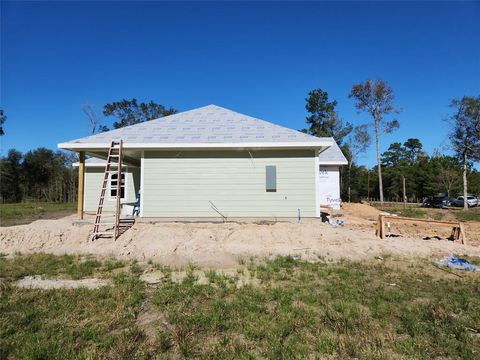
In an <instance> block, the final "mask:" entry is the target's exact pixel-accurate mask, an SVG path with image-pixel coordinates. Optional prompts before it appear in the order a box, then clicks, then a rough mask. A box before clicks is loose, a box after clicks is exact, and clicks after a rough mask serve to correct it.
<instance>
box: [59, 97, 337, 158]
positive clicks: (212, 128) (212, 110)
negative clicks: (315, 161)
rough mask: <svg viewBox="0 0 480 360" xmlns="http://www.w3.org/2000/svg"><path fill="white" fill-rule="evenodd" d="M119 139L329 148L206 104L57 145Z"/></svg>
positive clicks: (137, 143)
mask: <svg viewBox="0 0 480 360" xmlns="http://www.w3.org/2000/svg"><path fill="white" fill-rule="evenodd" d="M119 139H122V140H123V142H124V146H125V147H128V146H129V145H130V146H132V147H141V145H145V146H146V147H149V145H150V146H151V145H159V147H162V145H165V146H166V145H169V146H171V145H177V146H178V147H182V146H187V145H192V144H203V145H215V144H224V145H228V144H259V143H262V144H267V145H268V144H271V145H275V144H278V145H280V144H289V145H290V144H291V145H292V146H295V144H297V145H298V146H300V145H304V146H308V145H312V147H320V146H329V145H330V143H331V140H330V138H318V137H315V136H311V135H307V134H304V133H302V132H299V131H296V130H292V129H288V128H285V127H282V126H279V125H275V124H272V123H270V122H267V121H264V120H260V119H257V118H253V117H251V116H247V115H243V114H240V113H237V112H234V111H231V110H228V109H225V108H222V107H220V106H216V105H208V106H204V107H201V108H198V109H193V110H190V111H185V112H181V113H177V114H173V115H170V116H165V117H163V118H160V119H155V120H151V121H147V122H144V123H140V124H136V125H131V126H127V127H124V128H121V129H116V130H111V131H107V132H104V133H100V134H96V135H92V136H87V137H84V138H80V139H76V140H72V141H69V142H67V143H62V144H59V147H61V148H66V149H69V148H70V149H73V148H80V147H84V146H80V145H103V146H106V145H109V144H110V142H111V141H112V140H119Z"/></svg>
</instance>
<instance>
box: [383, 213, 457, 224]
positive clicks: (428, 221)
mask: <svg viewBox="0 0 480 360" xmlns="http://www.w3.org/2000/svg"><path fill="white" fill-rule="evenodd" d="M379 216H381V217H383V218H384V219H387V218H388V219H393V220H405V221H418V222H425V223H431V224H439V225H448V226H455V225H457V226H458V225H459V224H460V222H459V221H442V220H429V219H417V218H409V217H405V216H392V215H382V214H380V215H379Z"/></svg>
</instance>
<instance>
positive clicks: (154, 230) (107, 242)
mask: <svg viewBox="0 0 480 360" xmlns="http://www.w3.org/2000/svg"><path fill="white" fill-rule="evenodd" d="M351 206H352V204H351V205H349V206H347V207H346V208H345V210H347V212H348V211H350V209H351ZM354 206H357V207H358V206H361V207H362V208H363V209H365V208H366V207H367V208H370V207H369V206H368V205H362V204H354ZM369 211H371V210H369ZM365 213H366V212H363V211H362V212H361V214H362V216H364V215H365ZM73 220H74V216H70V217H66V218H63V219H59V220H39V221H35V222H33V223H31V224H29V225H20V226H13V227H8V228H0V252H1V253H7V254H13V253H15V252H24V253H31V252H48V253H54V254H65V253H68V254H94V255H96V256H100V257H107V256H114V257H117V258H123V259H137V260H140V261H147V260H150V259H151V260H153V261H155V262H158V263H161V264H165V265H170V266H184V265H187V264H189V263H196V264H198V265H199V266H203V267H213V268H232V267H235V266H238V264H239V263H242V262H243V261H245V260H248V259H250V258H257V259H258V258H260V259H261V258H265V257H274V256H277V255H294V256H299V257H301V258H303V259H307V260H312V261H314V260H317V259H318V258H319V257H322V258H326V259H332V260H338V259H342V258H347V259H355V260H356V259H362V258H367V257H374V256H377V255H381V254H387V253H390V254H393V255H397V256H406V257H412V256H427V257H428V256H443V255H449V254H453V253H455V254H469V255H475V256H480V248H479V247H475V246H463V245H460V244H458V243H452V242H450V241H446V240H442V241H439V240H429V241H425V240H421V237H419V236H415V237H412V236H411V235H407V236H404V237H398V238H391V239H388V240H380V239H378V238H376V237H375V233H374V223H373V222H371V221H368V220H361V219H360V220H359V218H355V219H353V218H352V217H349V216H346V217H345V221H346V225H345V226H344V227H332V226H331V225H328V224H323V223H321V221H320V220H318V219H304V220H302V221H301V222H300V223H297V222H294V221H292V222H278V223H275V224H273V225H272V224H262V225H259V224H246V223H220V224H214V223H188V224H183V223H156V224H149V223H141V222H137V223H136V224H135V225H134V226H133V227H132V228H131V229H129V230H128V231H127V232H126V233H125V234H123V235H122V236H121V237H120V238H119V239H117V240H116V241H114V240H113V239H110V238H104V239H97V240H95V241H93V242H92V241H91V238H90V231H91V230H92V226H91V225H84V226H76V225H73V224H72V222H73ZM362 221H363V227H361V228H360V227H359V225H358V224H359V223H362ZM432 235H433V234H432Z"/></svg>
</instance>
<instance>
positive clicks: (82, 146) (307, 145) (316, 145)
mask: <svg viewBox="0 0 480 360" xmlns="http://www.w3.org/2000/svg"><path fill="white" fill-rule="evenodd" d="M332 145H333V141H332V140H319V141H315V142H310V141H305V142H278V143H275V142H265V143H260V142H255V143H247V142H245V143H241V142H240V143H184V144H180V143H124V144H123V148H124V149H245V148H247V149H320V148H323V147H330V146H332ZM109 147H110V143H103V144H102V143H60V144H58V148H60V149H67V150H96V149H108V148H109Z"/></svg>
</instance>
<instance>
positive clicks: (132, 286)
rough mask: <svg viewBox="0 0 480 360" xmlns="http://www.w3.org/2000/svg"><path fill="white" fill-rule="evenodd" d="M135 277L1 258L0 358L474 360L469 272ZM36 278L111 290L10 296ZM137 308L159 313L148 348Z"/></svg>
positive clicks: (414, 265)
mask: <svg viewBox="0 0 480 360" xmlns="http://www.w3.org/2000/svg"><path fill="white" fill-rule="evenodd" d="M476 260H478V259H476ZM82 264H83V265H82ZM127 265H129V266H128V269H129V270H128V271H127V270H125V271H122V272H120V273H118V274H117V275H114V274H113V273H112V271H113V270H114V269H116V268H119V267H125V268H127ZM69 269H74V270H69ZM141 270H142V265H140V264H137V263H129V264H125V263H122V262H118V264H117V263H115V260H107V261H105V262H103V263H102V262H99V261H96V260H93V259H88V258H87V259H84V258H79V257H67V256H61V257H56V256H52V255H43V254H39V255H28V256H27V255H22V256H17V257H15V258H13V259H11V258H6V257H3V258H2V257H0V277H1V278H2V280H1V281H0V292H1V296H0V358H8V357H11V358H52V359H56V358H58V359H60V358H61V359H70V358H72V359H73V358H140V359H141V358H217V359H218V358H229V359H233V358H270V359H284V358H339V359H345V358H359V359H385V358H399V359H400V358H416V359H431V358H449V359H454V358H455V359H457V358H462V359H475V358H478V352H479V349H480V338H479V337H478V336H477V334H476V333H475V331H479V330H480V298H479V297H478V294H479V293H480V277H479V276H478V274H476V273H462V274H461V275H462V277H461V278H459V277H456V276H453V275H452V274H450V273H448V272H444V271H441V270H440V269H438V268H436V267H434V266H433V265H431V264H430V263H428V262H427V261H424V260H419V261H409V262H402V261H400V260H398V259H395V258H393V257H384V258H383V260H382V261H379V260H371V261H369V262H349V261H343V262H339V263H334V264H327V263H310V262H305V261H301V260H298V259H295V258H293V257H280V258H276V259H273V260H269V261H266V262H262V263H253V262H252V263H249V264H248V270H249V272H250V273H251V275H252V276H253V275H255V276H256V277H257V279H261V280H260V283H259V284H258V286H257V285H256V286H253V285H246V286H243V287H240V288H237V286H236V282H235V281H232V279H231V278H229V277H228V276H225V275H221V274H220V273H217V272H215V271H213V270H209V271H205V277H206V279H208V280H209V281H210V284H208V285H203V283H202V284H199V283H198V282H197V276H196V274H198V271H196V270H195V269H194V268H189V269H187V272H186V274H187V275H186V276H185V277H184V279H183V280H182V281H181V282H174V281H172V279H171V277H170V276H165V278H164V279H163V280H162V282H161V283H160V284H159V285H158V287H157V288H156V289H154V288H150V290H148V291H146V289H145V288H144V285H143V284H142V283H141V282H140V281H139V279H138V277H139V275H140V273H141ZM162 271H165V272H166V273H167V272H168V271H171V269H168V268H166V267H163V270H162ZM39 272H42V273H48V274H51V275H52V276H63V277H81V276H83V275H84V274H91V273H92V272H93V273H94V274H96V275H98V274H100V275H102V276H107V277H110V278H111V279H113V284H112V285H111V286H108V287H104V288H100V289H96V290H86V289H76V290H48V291H47V290H44V291H40V290H28V289H18V288H15V287H14V286H13V281H14V280H15V279H17V278H18V277H21V276H23V275H25V274H38V273H39ZM87 276H90V275H87ZM145 303H149V304H150V305H149V306H150V308H151V309H154V310H155V311H153V312H152V314H157V315H156V317H157V318H155V319H154V320H155V323H154V324H155V325H154V329H155V331H154V332H153V334H152V336H151V338H150V340H151V341H153V343H152V342H151V341H150V342H149V341H147V335H146V333H144V329H143V328H142V327H139V326H140V325H138V324H137V322H136V318H137V316H138V314H139V313H140V312H142V313H143V311H145V310H144V306H143V304H145ZM147 308H148V307H147ZM142 309H143V310H142ZM151 311H152V310H151ZM143 314H144V313H143ZM158 314H162V317H161V318H160V316H159V315H158Z"/></svg>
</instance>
